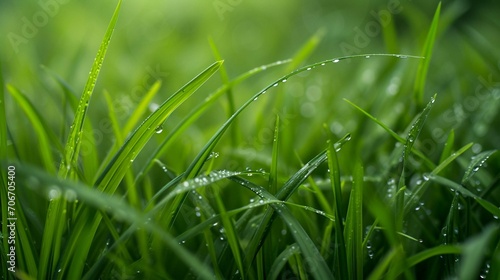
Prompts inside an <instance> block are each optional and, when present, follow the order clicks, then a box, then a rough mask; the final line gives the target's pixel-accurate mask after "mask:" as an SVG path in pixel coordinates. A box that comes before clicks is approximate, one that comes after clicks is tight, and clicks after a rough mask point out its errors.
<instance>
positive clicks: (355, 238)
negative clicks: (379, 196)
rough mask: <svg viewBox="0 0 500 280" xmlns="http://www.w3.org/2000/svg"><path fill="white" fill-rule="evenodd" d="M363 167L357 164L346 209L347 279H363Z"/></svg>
mask: <svg viewBox="0 0 500 280" xmlns="http://www.w3.org/2000/svg"><path fill="white" fill-rule="evenodd" d="M363 176H364V175H363V166H362V165H361V162H359V161H358V162H357V163H356V165H355V169H354V175H353V177H354V179H353V180H354V182H353V188H352V191H351V197H350V199H349V207H348V209H347V218H346V227H345V231H346V234H345V240H346V250H347V264H348V268H349V279H360V280H361V279H363V258H364V256H363V249H364V247H363V229H364V228H363Z"/></svg>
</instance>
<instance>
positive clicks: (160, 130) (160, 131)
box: [155, 125, 163, 134]
mask: <svg viewBox="0 0 500 280" xmlns="http://www.w3.org/2000/svg"><path fill="white" fill-rule="evenodd" d="M155 132H156V133H157V134H160V133H162V132H163V127H162V126H161V125H160V126H158V127H157V128H155Z"/></svg>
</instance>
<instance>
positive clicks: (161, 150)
mask: <svg viewBox="0 0 500 280" xmlns="http://www.w3.org/2000/svg"><path fill="white" fill-rule="evenodd" d="M288 62H289V61H288V60H284V61H277V62H274V63H271V64H267V65H263V66H260V67H257V68H254V69H252V70H250V71H248V72H245V73H243V74H242V75H240V76H238V77H237V78H235V79H234V80H233V81H231V83H230V84H229V85H224V86H222V87H220V88H219V89H217V90H216V91H215V93H214V94H211V95H210V96H208V97H207V98H206V99H205V101H204V102H203V103H201V104H200V105H199V106H198V107H196V108H195V109H194V110H193V111H192V112H191V113H190V114H189V115H188V116H187V117H186V118H185V119H183V120H182V121H181V122H179V124H178V125H177V126H176V127H175V128H174V129H172V132H171V133H170V134H169V135H168V136H167V137H166V138H165V140H164V141H163V142H162V143H161V144H160V145H159V146H158V148H157V149H156V150H155V151H154V152H153V154H152V155H151V156H150V158H149V159H148V160H147V161H146V162H147V163H148V164H146V165H145V166H144V167H143V169H141V171H140V172H139V175H138V177H137V180H136V181H140V180H141V179H142V178H143V176H144V175H145V174H147V173H148V172H149V170H150V169H151V167H152V166H153V165H154V160H155V159H158V158H159V157H160V156H161V155H163V154H165V152H166V151H167V149H168V148H169V145H170V143H172V142H173V140H175V139H177V137H179V136H180V135H181V134H182V132H184V131H185V130H186V129H187V128H188V127H190V126H191V125H192V124H193V123H194V121H195V120H196V119H198V118H199V117H200V116H201V115H202V114H203V113H204V112H205V111H206V110H207V109H208V108H209V107H210V106H211V105H213V104H214V103H215V101H217V99H218V98H219V97H220V96H222V95H223V94H224V93H225V92H226V91H227V90H228V89H229V87H234V86H236V85H238V84H240V83H241V82H243V81H245V80H247V79H248V78H250V77H252V76H253V75H255V74H258V73H260V72H262V71H265V70H266V69H269V68H271V67H275V66H279V65H282V64H284V63H288Z"/></svg>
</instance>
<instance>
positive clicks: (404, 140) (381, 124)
mask: <svg viewBox="0 0 500 280" xmlns="http://www.w3.org/2000/svg"><path fill="white" fill-rule="evenodd" d="M344 101H346V102H347V103H349V104H350V105H351V106H353V107H354V108H356V109H357V110H358V111H360V112H361V113H363V114H364V115H366V116H367V117H368V118H370V119H371V120H372V121H374V122H375V123H376V124H378V125H379V126H380V127H382V128H383V129H384V130H385V131H387V132H388V133H389V134H390V135H391V136H392V137H393V138H394V139H396V140H397V141H398V142H400V143H402V144H405V143H406V139H404V138H403V137H401V136H399V135H398V134H397V133H396V132H394V131H393V130H392V129H390V128H389V127H388V126H386V125H385V124H384V123H382V122H381V121H380V120H378V119H377V118H375V117H374V116H372V115H371V114H370V113H368V112H366V111H365V110H363V109H361V107H359V106H358V105H356V104H354V103H352V102H351V101H349V100H347V99H345V98H344ZM411 152H412V153H413V154H415V155H416V156H418V157H419V158H421V159H422V160H423V161H424V163H425V164H426V165H427V167H429V168H430V169H434V168H436V165H435V164H434V163H433V162H432V161H431V160H430V159H429V158H427V157H426V156H425V155H424V154H422V153H421V152H420V151H419V150H416V149H413V148H412V149H411Z"/></svg>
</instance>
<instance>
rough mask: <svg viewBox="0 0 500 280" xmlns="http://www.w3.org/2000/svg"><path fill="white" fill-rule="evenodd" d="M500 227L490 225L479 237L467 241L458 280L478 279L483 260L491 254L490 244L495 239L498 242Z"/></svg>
mask: <svg viewBox="0 0 500 280" xmlns="http://www.w3.org/2000/svg"><path fill="white" fill-rule="evenodd" d="M498 229H499V227H498V225H490V226H488V227H487V228H485V229H483V230H482V232H481V233H480V234H479V235H478V236H474V237H472V238H470V239H469V240H467V242H465V244H464V245H463V250H462V262H461V263H460V268H459V271H458V279H478V278H483V277H478V275H480V273H479V272H480V270H481V265H482V263H483V259H484V258H485V257H486V255H488V254H489V253H491V251H490V244H491V241H492V239H493V238H495V239H497V240H498V233H499V232H498V231H499V230H498Z"/></svg>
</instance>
